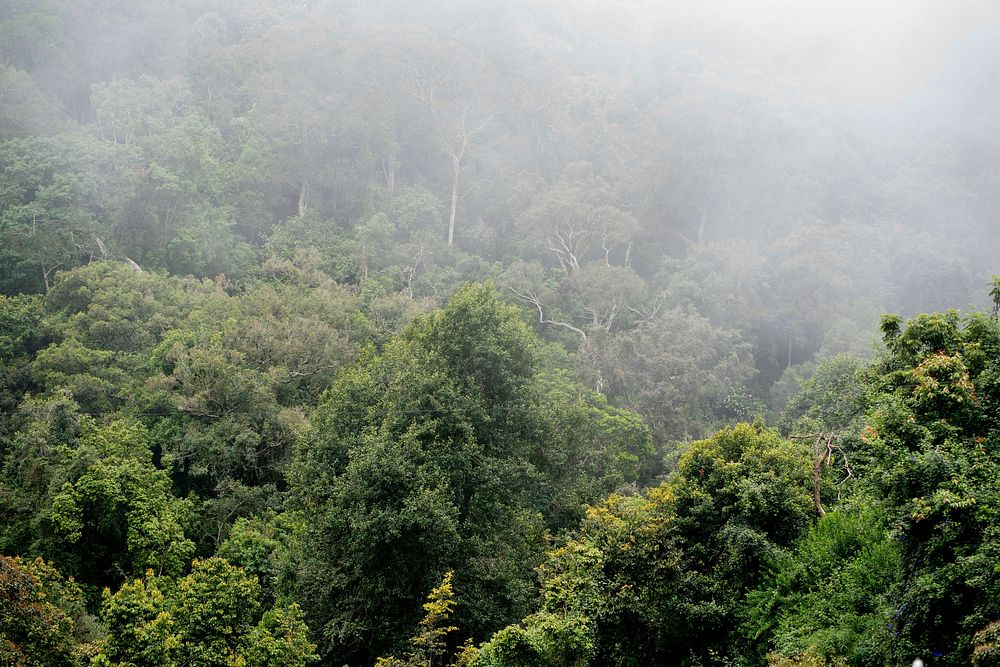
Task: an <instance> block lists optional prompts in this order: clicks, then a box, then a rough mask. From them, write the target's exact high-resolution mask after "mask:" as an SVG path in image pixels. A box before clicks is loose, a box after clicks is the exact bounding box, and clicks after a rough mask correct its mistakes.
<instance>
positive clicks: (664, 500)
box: [474, 425, 812, 665]
mask: <svg viewBox="0 0 1000 667" xmlns="http://www.w3.org/2000/svg"><path fill="white" fill-rule="evenodd" d="M808 465H809V464H808V455H807V454H806V452H805V451H804V450H803V449H802V448H801V447H800V446H799V445H796V444H794V443H791V442H788V441H785V440H782V439H781V438H780V437H779V436H778V435H777V433H775V432H773V431H767V430H761V429H758V428H755V427H752V426H748V425H739V426H736V427H735V428H732V429H725V430H723V431H721V432H719V433H718V434H716V436H715V437H713V438H711V439H709V440H703V441H699V442H695V443H693V444H692V445H691V446H690V448H689V449H688V450H687V451H685V453H684V454H683V455H682V457H681V459H680V461H679V464H678V470H677V472H676V473H675V474H674V475H673V476H672V477H671V478H670V479H669V481H668V482H666V483H664V484H663V485H661V486H659V487H657V488H654V489H651V490H650V491H648V492H647V493H646V494H645V496H633V497H622V496H615V495H613V496H611V497H610V498H609V499H608V500H607V501H606V502H605V503H604V504H602V505H600V506H597V507H593V508H591V509H590V510H589V511H588V513H587V517H586V519H585V520H584V522H583V524H582V526H581V527H580V529H579V530H578V531H576V532H575V533H574V534H573V535H572V537H571V538H570V539H569V541H567V542H566V543H565V544H564V545H562V546H559V547H557V548H554V549H552V550H551V551H550V552H549V554H548V558H547V559H546V561H545V563H543V565H542V566H541V567H540V568H539V574H540V578H541V582H542V611H541V612H540V613H538V614H536V615H533V616H530V617H528V618H526V619H525V621H524V623H523V625H522V626H511V627H509V628H507V629H506V630H504V631H502V632H501V633H498V634H497V635H495V636H494V637H493V639H491V640H490V642H489V643H487V644H485V645H484V646H483V647H481V653H480V654H479V655H480V656H481V658H480V659H482V660H483V661H484V662H483V663H482V664H488V665H493V664H496V665H515V664H521V663H519V662H518V660H526V661H527V662H525V663H524V664H564V665H581V664H609V665H632V664H637V663H642V662H653V663H657V664H687V663H698V662H699V661H705V660H709V659H710V658H711V656H729V657H731V658H735V656H736V655H737V654H738V653H741V652H743V649H742V647H741V644H740V641H741V640H740V637H739V635H738V634H737V633H736V632H735V631H734V627H735V625H736V624H737V623H738V620H739V619H740V617H741V615H742V613H743V606H744V598H745V596H746V595H747V594H748V593H749V592H750V591H751V590H753V588H754V587H755V586H757V585H758V584H759V583H760V582H761V581H762V580H763V578H764V577H765V575H766V574H767V573H768V571H769V567H770V566H771V564H772V563H774V562H776V561H777V560H778V559H780V558H781V557H782V556H783V555H784V554H786V553H787V547H789V546H790V545H791V544H793V543H794V541H795V540H796V539H797V538H798V536H799V535H800V534H801V532H802V531H804V530H805V529H807V528H808V527H809V525H810V517H811V513H812V506H811V500H810V493H809V473H808ZM474 664H479V663H474Z"/></svg>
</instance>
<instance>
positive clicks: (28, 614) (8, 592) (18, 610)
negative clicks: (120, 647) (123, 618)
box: [0, 556, 96, 667]
mask: <svg viewBox="0 0 1000 667" xmlns="http://www.w3.org/2000/svg"><path fill="white" fill-rule="evenodd" d="M0 603H2V604H0V661H2V662H3V664H5V665H18V666H22V665H23V666H24V667H77V666H78V665H82V664H84V663H85V661H86V659H87V657H88V655H89V654H90V653H91V651H92V649H93V645H92V644H91V642H92V641H93V639H94V635H95V630H96V629H95V628H94V625H93V621H92V619H90V618H89V617H88V616H87V614H86V612H85V611H84V607H83V594H82V593H81V591H80V588H79V587H78V586H77V585H76V584H75V583H73V579H72V578H70V579H68V580H67V579H65V578H64V577H63V576H62V575H61V574H60V573H59V571H58V570H56V569H55V568H54V567H52V566H51V565H49V564H47V563H46V562H45V561H43V560H42V559H40V558H39V559H36V560H29V561H25V560H22V559H20V558H8V557H7V556H0Z"/></svg>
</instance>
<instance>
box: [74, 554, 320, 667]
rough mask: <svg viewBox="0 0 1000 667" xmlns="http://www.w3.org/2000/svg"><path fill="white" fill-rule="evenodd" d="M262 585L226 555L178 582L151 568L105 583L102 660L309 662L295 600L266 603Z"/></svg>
mask: <svg viewBox="0 0 1000 667" xmlns="http://www.w3.org/2000/svg"><path fill="white" fill-rule="evenodd" d="M259 598H260V586H259V585H258V583H257V581H256V580H255V579H253V578H251V577H248V576H247V575H246V573H245V572H244V571H243V570H241V569H240V568H237V567H234V566H232V565H230V564H229V563H228V562H226V560H225V559H223V558H210V559H208V560H203V561H199V560H196V561H194V563H193V564H192V568H191V574H189V575H187V576H186V577H183V578H182V579H179V580H178V581H177V582H176V583H174V582H171V581H170V580H169V579H167V578H164V577H156V576H154V575H153V574H152V572H147V573H146V576H145V578H144V579H135V580H133V581H129V582H126V583H125V584H124V585H123V586H122V587H121V589H119V590H118V591H117V592H115V593H113V594H112V593H111V592H110V591H108V590H105V593H104V603H103V604H102V606H101V618H102V620H103V621H104V623H105V624H106V625H107V628H108V634H107V636H106V637H105V638H104V639H102V640H101V641H100V642H99V643H98V648H99V653H98V655H97V657H95V658H94V660H93V662H92V664H93V665H95V667H126V666H127V665H132V664H143V665H151V666H155V667H180V666H181V665H189V666H191V667H240V666H242V665H246V666H247V667H266V666H269V665H277V666H279V667H304V665H307V664H309V663H311V662H313V661H314V660H315V658H316V656H315V654H314V649H315V647H314V646H313V645H312V644H310V643H309V641H308V639H307V637H306V632H307V629H306V625H305V623H304V622H303V620H302V613H301V611H300V610H299V608H298V607H297V606H296V605H294V604H291V605H288V606H275V607H273V608H271V609H265V608H263V607H262V606H261V603H260V599H259Z"/></svg>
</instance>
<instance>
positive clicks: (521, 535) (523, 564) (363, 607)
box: [292, 285, 649, 661]
mask: <svg viewBox="0 0 1000 667" xmlns="http://www.w3.org/2000/svg"><path fill="white" fill-rule="evenodd" d="M537 359H538V353H537V343H536V341H535V340H534V338H533V336H532V335H531V333H530V332H529V331H528V329H527V327H526V326H525V325H524V323H523V322H522V321H521V319H520V317H519V315H518V313H517V311H516V310H515V309H513V308H512V307H510V306H507V305H504V304H503V303H502V302H501V301H500V300H499V298H498V297H497V295H496V293H495V292H494V291H493V289H492V288H491V287H489V286H484V285H473V286H469V287H466V288H464V289H463V290H461V291H460V292H459V293H458V294H457V295H456V296H455V297H453V298H452V300H451V302H450V303H449V305H448V307H447V308H446V309H444V310H443V311H440V312H438V313H435V314H433V315H431V316H430V317H425V318H419V319H417V320H415V321H414V322H413V323H412V324H411V325H410V326H409V327H408V328H407V329H406V331H405V332H404V333H403V334H402V335H401V336H400V337H398V338H396V339H394V340H393V341H392V342H390V343H389V344H388V345H387V346H386V347H385V349H384V351H383V352H382V353H381V354H376V353H374V351H369V352H367V353H366V354H364V355H362V357H361V358H360V359H359V361H358V363H357V364H356V365H355V366H354V367H352V368H350V369H348V370H346V371H345V372H343V373H342V374H341V375H340V377H339V378H338V380H337V382H336V383H335V385H334V387H333V388H332V389H331V390H330V391H329V392H328V393H327V395H326V396H325V397H324V400H323V402H322V403H321V404H320V406H319V407H318V409H317V410H316V412H315V413H314V414H313V415H312V420H311V425H310V428H309V430H308V431H307V432H306V433H305V435H304V437H303V438H302V440H301V441H300V443H299V446H298V449H297V457H296V461H295V464H294V467H293V469H292V473H293V476H292V492H293V497H294V498H295V499H296V504H297V506H298V507H299V508H300V509H301V511H304V512H307V513H308V514H310V515H311V516H313V517H315V518H314V519H313V520H312V521H311V522H310V523H309V525H307V527H306V529H305V532H304V534H303V538H304V540H303V548H304V552H303V556H302V563H303V565H302V570H301V572H300V578H299V585H300V586H301V587H302V594H301V595H302V597H301V599H302V603H303V606H304V607H305V608H306V609H307V611H308V612H309V613H310V615H311V616H312V617H313V618H316V619H317V620H318V621H319V622H320V623H321V627H322V636H323V642H322V644H321V646H322V647H323V649H324V650H325V651H328V652H329V653H330V656H331V659H334V660H355V661H367V660H373V659H374V657H375V656H376V655H378V654H383V655H384V654H386V653H389V652H396V651H398V650H399V649H398V647H400V646H402V642H403V640H404V638H405V636H406V634H404V633H406V632H407V631H408V629H409V628H411V627H413V625H414V624H415V623H416V622H417V620H418V619H417V618H416V612H417V611H418V610H419V607H418V605H417V601H418V600H419V599H420V596H421V595H422V592H423V591H426V590H427V589H428V588H430V587H431V586H432V585H433V583H434V579H435V578H436V577H437V575H438V573H439V572H441V571H442V570H448V569H454V571H455V582H456V591H457V593H456V601H457V603H458V612H457V618H456V621H457V625H459V627H461V628H463V630H464V631H466V632H469V633H470V634H472V635H473V636H488V633H490V632H492V631H494V630H496V629H498V628H500V627H503V625H505V624H507V623H510V622H511V621H513V620H515V619H517V618H521V617H522V616H523V615H524V614H525V613H526V611H527V607H528V603H529V600H530V596H531V593H532V574H531V571H532V568H533V566H534V565H536V564H537V563H538V561H539V560H540V559H541V553H542V550H543V548H544V543H543V540H542V531H543V527H544V523H543V522H546V521H547V522H548V523H549V524H550V525H553V526H556V527H563V526H565V525H567V524H566V522H568V521H570V520H571V519H572V517H573V516H574V515H575V514H576V513H577V512H578V508H579V507H580V505H581V504H582V503H583V502H585V501H593V500H596V499H597V498H599V497H600V496H601V495H603V494H605V493H607V492H609V491H611V490H612V488H614V486H616V485H618V484H620V483H622V482H624V481H627V480H632V479H635V478H636V475H637V473H638V458H639V455H640V454H642V453H643V452H644V451H647V450H648V442H649V439H648V438H649V436H648V433H647V432H646V431H645V429H644V427H643V426H642V425H641V424H640V423H639V422H638V421H637V420H636V419H635V417H634V416H632V415H630V414H628V413H625V412H622V411H618V410H615V409H613V408H610V407H609V406H607V405H606V404H604V403H603V401H602V399H600V398H599V397H597V396H596V395H593V394H592V393H589V392H587V391H586V390H583V389H582V388H579V387H575V386H573V385H571V384H568V383H567V382H566V381H567V378H560V377H559V376H549V375H541V374H539V372H538V370H537V367H538V361H537ZM578 419H579V420H581V421H579V422H574V420H578ZM583 434H591V435H592V436H593V439H592V438H584V437H581V435H583ZM574 461H581V462H583V461H586V462H587V464H585V465H582V466H576V465H573V462H574ZM571 466H572V467H571ZM390 572H391V573H392V574H391V575H390V574H389V573H390ZM313 590H325V591H328V594H327V595H326V596H322V597H317V596H314V595H312V594H311V591H313Z"/></svg>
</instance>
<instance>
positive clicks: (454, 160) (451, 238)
mask: <svg viewBox="0 0 1000 667" xmlns="http://www.w3.org/2000/svg"><path fill="white" fill-rule="evenodd" d="M451 165H452V170H451V213H450V214H449V215H448V247H449V248H450V247H451V246H452V245H454V243H455V212H456V211H457V210H458V175H459V171H460V169H461V166H462V156H461V154H459V153H455V154H454V155H452V156H451Z"/></svg>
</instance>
